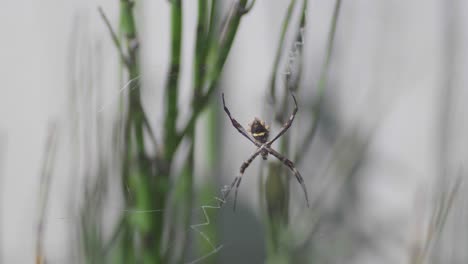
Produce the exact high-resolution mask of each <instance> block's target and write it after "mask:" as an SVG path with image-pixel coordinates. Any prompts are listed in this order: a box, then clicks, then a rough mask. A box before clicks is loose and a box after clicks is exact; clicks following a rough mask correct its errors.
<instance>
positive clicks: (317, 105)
mask: <svg viewBox="0 0 468 264" xmlns="http://www.w3.org/2000/svg"><path fill="white" fill-rule="evenodd" d="M340 7H341V0H336V2H335V8H334V11H333V17H332V22H331V26H330V30H329V32H328V41H327V48H326V55H325V60H324V62H323V65H322V70H321V73H320V79H319V83H318V94H317V99H316V101H315V102H314V104H313V106H312V114H313V121H312V125H311V126H310V128H309V130H308V131H307V132H306V136H305V138H304V140H303V141H302V142H303V144H301V147H300V148H299V150H298V151H297V152H296V157H295V159H296V163H297V164H299V163H300V162H301V161H302V158H303V157H304V156H305V155H304V154H305V152H306V151H307V149H308V148H309V146H310V144H311V142H312V139H313V138H314V137H315V133H316V132H317V127H318V122H319V117H320V113H321V109H322V102H323V97H324V94H325V88H326V86H327V81H328V73H329V71H330V62H331V56H332V51H333V44H334V42H335V41H334V40H335V35H336V28H337V25H338V17H339V14H340Z"/></svg>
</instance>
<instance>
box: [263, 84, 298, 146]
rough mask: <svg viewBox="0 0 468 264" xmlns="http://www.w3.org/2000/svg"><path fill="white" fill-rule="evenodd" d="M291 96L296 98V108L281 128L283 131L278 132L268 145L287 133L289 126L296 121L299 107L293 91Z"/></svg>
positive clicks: (294, 98)
mask: <svg viewBox="0 0 468 264" xmlns="http://www.w3.org/2000/svg"><path fill="white" fill-rule="evenodd" d="M291 96H292V98H293V100H294V110H293V112H292V114H291V116H290V117H289V120H288V121H287V122H286V123H285V124H284V125H283V127H282V128H281V131H280V132H279V133H278V135H276V137H274V138H273V139H272V140H270V141H268V142H267V146H271V144H273V142H275V141H276V140H277V139H278V138H279V137H281V136H282V135H283V134H284V133H286V131H287V130H288V129H289V127H291V124H292V122H293V121H294V117H296V113H297V110H298V109H299V108H298V107H297V101H296V97H295V96H294V94H293V93H292V92H291Z"/></svg>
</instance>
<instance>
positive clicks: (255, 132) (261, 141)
mask: <svg viewBox="0 0 468 264" xmlns="http://www.w3.org/2000/svg"><path fill="white" fill-rule="evenodd" d="M291 96H292V98H293V100H294V105H295V107H294V110H293V113H292V114H291V116H290V117H289V120H288V121H287V122H286V123H285V124H284V125H283V127H282V128H281V130H280V132H279V133H278V135H276V136H275V137H274V138H273V139H272V140H270V141H268V136H269V135H270V127H269V126H267V125H266V124H265V121H263V120H260V119H258V118H255V119H254V120H253V122H252V123H249V124H248V129H247V130H245V129H244V127H242V125H241V124H239V122H237V120H236V119H234V118H233V117H232V116H231V112H229V109H228V108H227V107H226V102H225V101H224V93H223V94H222V98H223V106H224V111H225V112H226V114H227V116H228V117H229V119H230V120H231V122H232V125H233V126H234V128H235V129H237V131H239V133H241V134H242V135H243V136H244V137H246V138H247V139H248V140H250V142H252V143H253V144H254V145H255V146H256V147H257V150H256V151H255V152H254V153H253V154H252V156H250V158H249V159H247V160H246V161H244V163H242V165H241V167H240V174H239V176H237V177H235V178H234V181H233V182H232V184H231V186H230V188H229V189H227V190H226V192H225V194H224V198H227V196H228V195H229V192H230V191H231V190H232V188H234V187H235V188H236V191H235V195H234V210H235V209H236V201H237V190H238V188H239V185H240V182H241V179H242V175H244V172H245V170H246V169H247V167H249V165H250V163H252V161H253V160H254V159H255V158H256V157H257V156H258V155H261V156H262V158H263V160H266V159H267V157H268V154H271V155H273V156H275V157H276V158H277V159H278V160H279V161H281V162H282V163H283V164H284V165H286V166H287V167H288V168H289V169H290V170H291V171H292V172H293V173H294V176H296V179H297V181H298V182H299V184H301V187H302V189H303V191H304V195H305V200H306V204H307V207H309V198H308V195H307V189H306V186H305V184H304V179H303V178H302V176H301V174H300V173H299V171H298V170H297V169H296V167H295V166H294V163H293V162H292V161H291V160H289V159H288V158H286V157H284V156H283V155H281V154H280V153H279V152H278V151H276V150H274V149H273V148H272V147H271V144H273V142H275V141H276V140H277V139H278V138H280V137H281V136H282V135H283V134H284V133H286V131H287V130H288V129H289V127H291V124H292V122H293V121H294V117H295V116H296V113H297V110H298V107H297V101H296V97H295V96H294V94H292V93H291ZM248 132H249V133H250V134H249V133H248Z"/></svg>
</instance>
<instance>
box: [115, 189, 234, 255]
mask: <svg viewBox="0 0 468 264" xmlns="http://www.w3.org/2000/svg"><path fill="white" fill-rule="evenodd" d="M230 189H231V187H230V186H228V185H225V186H224V187H223V188H222V189H221V194H222V196H223V198H222V199H221V198H219V197H216V196H215V197H214V200H216V201H217V202H218V204H217V205H202V206H200V209H201V210H202V212H203V216H204V218H205V221H204V222H201V223H197V224H192V225H190V229H192V230H193V231H195V232H197V233H198V234H199V235H200V236H201V237H202V238H203V239H204V240H205V241H206V243H208V245H210V247H211V251H210V252H208V253H207V254H205V255H203V256H201V257H199V258H197V259H195V260H192V261H190V262H187V263H185V264H196V263H198V262H200V261H202V260H204V259H206V258H208V257H210V256H212V255H214V254H216V253H218V252H219V251H220V250H221V249H222V248H223V245H222V244H221V245H218V246H216V245H215V244H213V242H212V241H211V239H210V237H209V236H208V235H207V234H206V233H205V232H203V231H202V230H200V229H199V228H201V227H205V226H209V225H210V224H211V221H210V217H209V216H208V213H207V209H221V208H222V207H223V205H224V204H225V203H226V195H227V193H228V192H229V191H230ZM123 211H124V212H126V213H132V214H135V213H136V214H139V213H142V214H144V213H162V212H164V211H165V210H163V209H154V210H132V209H125V210H123Z"/></svg>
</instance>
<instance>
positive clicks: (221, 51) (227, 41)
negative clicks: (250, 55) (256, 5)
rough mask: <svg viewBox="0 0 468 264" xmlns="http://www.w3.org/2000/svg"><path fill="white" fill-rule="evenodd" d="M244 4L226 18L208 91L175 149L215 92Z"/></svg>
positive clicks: (239, 4)
mask: <svg viewBox="0 0 468 264" xmlns="http://www.w3.org/2000/svg"><path fill="white" fill-rule="evenodd" d="M246 3H247V0H240V1H239V2H238V3H236V4H234V5H233V7H232V8H231V11H230V15H229V16H228V18H227V22H226V23H225V27H224V28H223V29H222V33H221V41H220V43H221V44H219V46H218V47H216V48H214V49H216V50H217V53H216V54H217V56H216V59H215V63H214V66H213V69H212V71H211V74H210V75H209V76H207V80H206V82H207V87H208V91H207V92H206V93H205V94H204V95H203V96H201V97H200V98H199V102H198V103H196V104H194V106H195V107H194V108H193V111H192V115H191V116H190V119H189V121H188V122H187V124H186V126H185V127H184V128H183V129H182V132H181V133H179V134H178V136H177V138H176V141H175V146H176V147H177V146H178V145H179V144H180V142H181V141H182V139H183V137H184V136H185V135H186V134H187V133H188V132H189V131H191V130H192V129H193V127H194V126H195V122H196V120H197V118H198V116H199V114H200V112H201V111H202V110H203V109H204V108H205V107H206V105H207V104H208V102H209V100H210V98H211V96H212V94H213V93H214V91H215V88H216V84H217V81H218V79H219V76H220V74H221V71H222V69H223V67H224V63H225V62H226V59H227V56H228V54H229V51H230V50H231V47H232V43H233V41H234V37H235V36H236V33H237V29H238V27H239V24H240V21H241V17H242V16H243V15H244V14H245V13H242V12H241V10H243V8H245V5H246Z"/></svg>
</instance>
